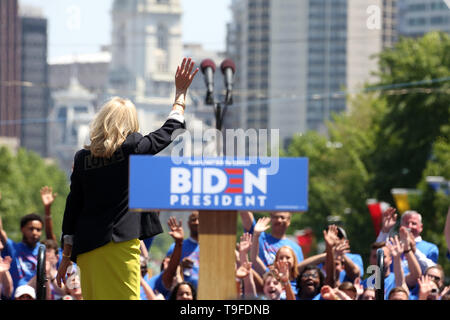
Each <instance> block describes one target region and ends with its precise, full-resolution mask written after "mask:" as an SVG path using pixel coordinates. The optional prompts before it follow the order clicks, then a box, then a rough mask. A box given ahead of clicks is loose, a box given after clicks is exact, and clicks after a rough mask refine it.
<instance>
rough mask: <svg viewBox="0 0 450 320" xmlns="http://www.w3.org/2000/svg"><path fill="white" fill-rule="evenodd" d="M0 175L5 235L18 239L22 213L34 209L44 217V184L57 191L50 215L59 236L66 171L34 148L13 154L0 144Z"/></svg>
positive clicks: (64, 195) (65, 195) (1, 208)
mask: <svg viewBox="0 0 450 320" xmlns="http://www.w3.org/2000/svg"><path fill="white" fill-rule="evenodd" d="M0 177H1V179H0V192H1V195H2V199H1V200H0V215H1V217H2V221H3V227H4V228H5V230H6V232H7V233H8V236H9V237H10V238H11V239H13V240H14V241H20V240H21V237H22V235H21V232H20V219H21V217H23V216H24V215H26V214H28V213H32V212H35V213H38V214H40V215H41V216H42V217H44V208H43V205H42V202H41V197H40V189H41V187H43V186H45V185H47V186H51V187H52V188H53V191H54V192H55V193H57V197H56V199H55V202H54V203H53V205H52V217H53V229H54V232H55V234H56V237H57V239H59V237H60V234H61V225H62V216H63V213H64V206H65V201H66V197H67V194H68V191H69V187H68V181H67V177H66V175H65V173H64V172H63V171H62V170H61V169H59V167H58V166H56V165H54V164H47V163H46V162H45V161H44V160H43V159H42V158H41V157H40V156H39V155H37V154H36V153H34V152H31V151H26V150H25V149H19V151H18V152H17V154H16V155H13V154H12V153H11V152H10V151H9V149H7V148H6V147H0ZM43 237H45V233H44V236H43Z"/></svg>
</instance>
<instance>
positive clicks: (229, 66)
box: [220, 59, 236, 104]
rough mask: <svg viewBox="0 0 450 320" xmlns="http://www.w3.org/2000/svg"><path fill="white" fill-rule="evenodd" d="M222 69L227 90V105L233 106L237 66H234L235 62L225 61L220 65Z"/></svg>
mask: <svg viewBox="0 0 450 320" xmlns="http://www.w3.org/2000/svg"><path fill="white" fill-rule="evenodd" d="M220 69H221V70H222V73H223V75H224V82H225V88H226V90H227V93H226V97H225V103H226V104H232V103H233V96H232V91H233V75H234V73H235V72H236V65H235V64H234V62H233V60H231V59H225V60H223V61H222V63H221V64H220Z"/></svg>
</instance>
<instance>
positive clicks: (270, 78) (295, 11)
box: [227, 0, 396, 146]
mask: <svg viewBox="0 0 450 320" xmlns="http://www.w3.org/2000/svg"><path fill="white" fill-rule="evenodd" d="M394 3H395V1H393V0H371V1H360V0H333V1H328V0H304V1H297V0H233V2H232V5H231V9H232V16H233V21H232V22H231V23H230V24H229V26H228V36H227V50H228V54H229V55H230V56H231V57H232V58H233V59H234V60H235V61H236V64H237V73H236V82H237V84H236V87H237V88H236V91H237V99H238V100H239V101H237V105H238V108H236V110H235V114H234V115H232V116H231V118H230V120H231V119H233V120H234V121H235V123H233V124H230V126H240V127H243V128H255V129H260V128H268V129H279V130H280V142H281V143H282V144H283V145H284V146H286V145H287V144H288V143H289V141H290V139H291V138H292V136H293V135H294V134H296V133H302V132H305V131H307V130H317V131H321V132H325V131H326V129H325V124H324V123H325V121H327V120H330V119H331V118H332V114H333V113H335V112H336V113H339V112H342V111H344V110H345V109H346V107H347V98H346V93H345V92H344V91H346V92H354V91H355V90H358V89H360V88H362V86H363V84H364V82H368V81H371V80H373V77H372V75H371V72H372V71H375V70H376V69H377V61H376V60H375V59H373V58H372V56H373V55H374V54H376V53H379V52H380V51H381V50H382V49H383V48H384V47H388V46H390V45H392V41H395V36H396V35H395V32H394V31H393V30H395V10H394V9H393V8H394V7H395V6H394ZM371 10H373V13H372V14H374V15H376V17H375V18H377V19H375V22H377V21H378V22H379V24H376V23H375V25H371V24H370V23H369V22H370V14H371V13H370V12H372V11H371ZM383 15H384V16H388V17H389V19H386V20H383ZM383 22H384V23H383ZM238 122H239V123H238Z"/></svg>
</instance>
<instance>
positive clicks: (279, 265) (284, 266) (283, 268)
mask: <svg viewBox="0 0 450 320" xmlns="http://www.w3.org/2000/svg"><path fill="white" fill-rule="evenodd" d="M275 265H276V268H275V269H274V270H275V272H276V273H277V274H278V277H279V278H280V281H281V283H286V282H288V281H289V278H290V274H289V263H288V262H287V261H276V262H275Z"/></svg>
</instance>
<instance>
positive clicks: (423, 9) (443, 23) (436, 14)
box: [398, 0, 450, 37]
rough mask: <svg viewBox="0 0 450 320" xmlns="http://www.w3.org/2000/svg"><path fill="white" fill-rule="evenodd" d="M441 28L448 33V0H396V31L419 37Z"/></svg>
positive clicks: (449, 11) (449, 26)
mask: <svg viewBox="0 0 450 320" xmlns="http://www.w3.org/2000/svg"><path fill="white" fill-rule="evenodd" d="M435 30H441V31H444V32H447V33H450V1H448V0H445V1H444V0H398V33H399V35H401V36H407V37H420V36H423V35H424V34H425V33H427V32H430V31H435Z"/></svg>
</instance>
